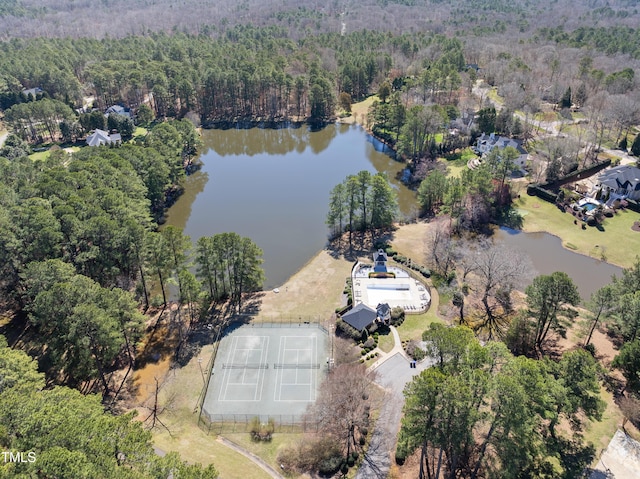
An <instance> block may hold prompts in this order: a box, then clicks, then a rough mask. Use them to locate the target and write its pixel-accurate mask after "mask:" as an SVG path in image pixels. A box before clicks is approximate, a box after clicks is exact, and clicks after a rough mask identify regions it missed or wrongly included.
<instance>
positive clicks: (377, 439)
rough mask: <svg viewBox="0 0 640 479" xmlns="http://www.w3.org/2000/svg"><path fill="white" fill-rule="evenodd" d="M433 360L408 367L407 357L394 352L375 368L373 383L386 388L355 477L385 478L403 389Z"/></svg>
mask: <svg viewBox="0 0 640 479" xmlns="http://www.w3.org/2000/svg"><path fill="white" fill-rule="evenodd" d="M433 363H434V360H433V359H431V358H426V359H424V360H423V361H421V362H420V363H418V364H417V367H416V368H415V369H412V368H410V367H409V360H408V359H407V358H406V357H405V356H404V355H403V354H401V353H396V354H395V355H393V356H392V357H391V358H389V359H388V360H386V361H385V362H384V363H383V364H381V365H380V366H379V367H378V368H377V369H376V375H377V378H376V383H378V384H379V385H380V386H382V387H383V388H385V390H386V394H385V398H384V404H383V405H382V408H381V410H380V417H379V418H378V421H377V422H376V425H375V428H374V431H373V435H372V436H371V442H370V443H369V448H368V449H367V453H366V454H365V457H364V459H363V461H362V465H361V466H360V469H358V472H357V474H356V479H386V477H387V476H388V474H389V468H390V466H391V461H392V460H393V458H394V454H395V448H396V441H397V439H398V431H400V419H401V417H402V406H403V405H404V396H403V395H402V391H403V390H404V387H405V385H406V384H407V383H408V382H409V381H411V379H413V377H414V376H415V375H417V374H419V373H420V372H421V371H423V370H425V369H426V368H428V367H430V366H431V365H433Z"/></svg>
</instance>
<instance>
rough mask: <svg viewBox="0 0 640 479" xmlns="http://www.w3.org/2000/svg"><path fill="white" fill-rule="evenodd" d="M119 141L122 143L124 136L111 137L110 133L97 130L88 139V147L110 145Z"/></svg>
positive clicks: (114, 135) (118, 134)
mask: <svg viewBox="0 0 640 479" xmlns="http://www.w3.org/2000/svg"><path fill="white" fill-rule="evenodd" d="M118 141H122V136H120V133H114V134H113V135H109V133H107V132H106V131H104V130H100V129H96V130H95V131H94V132H93V133H92V134H91V135H89V136H88V137H87V145H89V146H100V145H109V144H111V143H116V142H118Z"/></svg>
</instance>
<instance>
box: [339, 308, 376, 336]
mask: <svg viewBox="0 0 640 479" xmlns="http://www.w3.org/2000/svg"><path fill="white" fill-rule="evenodd" d="M377 317H378V312H377V311H376V310H375V309H373V308H370V307H369V306H367V305H366V304H364V303H360V304H358V305H357V306H354V308H353V309H352V310H351V311H349V312H348V313H346V314H345V315H343V316H342V320H343V321H344V322H345V323H347V324H348V325H349V326H352V327H354V328H356V329H357V330H358V331H362V330H363V329H364V328H366V327H367V326H369V325H370V324H371V323H373V322H374V321H375V320H376V318H377Z"/></svg>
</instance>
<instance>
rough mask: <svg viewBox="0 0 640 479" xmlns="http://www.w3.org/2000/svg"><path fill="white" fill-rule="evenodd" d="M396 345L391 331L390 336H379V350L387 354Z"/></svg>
mask: <svg viewBox="0 0 640 479" xmlns="http://www.w3.org/2000/svg"><path fill="white" fill-rule="evenodd" d="M394 344H395V343H394V341H393V334H391V331H389V333H388V334H380V335H379V336H378V348H379V349H381V350H382V351H384V352H385V353H388V352H389V351H391V350H392V349H393V346H394Z"/></svg>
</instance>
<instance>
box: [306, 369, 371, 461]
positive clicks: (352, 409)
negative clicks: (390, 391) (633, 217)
mask: <svg viewBox="0 0 640 479" xmlns="http://www.w3.org/2000/svg"><path fill="white" fill-rule="evenodd" d="M373 377H374V376H373V375H372V373H368V372H367V369H366V367H365V366H364V365H363V364H360V363H355V364H354V363H352V364H341V365H339V366H337V367H336V368H334V369H333V370H332V371H331V372H330V373H329V375H328V376H327V378H326V379H325V380H324V382H323V384H322V387H321V388H320V394H319V396H318V399H317V400H316V402H315V404H313V406H311V408H310V410H309V413H308V416H309V419H310V420H311V421H314V422H316V423H317V424H318V432H319V433H320V434H322V435H325V436H331V437H333V438H335V439H336V441H338V442H339V443H341V444H343V451H344V452H345V454H346V455H347V456H348V455H349V454H350V453H351V452H352V451H353V450H354V449H355V448H358V447H360V438H364V437H365V436H366V435H367V432H368V427H369V410H370V400H369V393H370V390H371V388H372V387H373V385H372V381H373Z"/></svg>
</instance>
